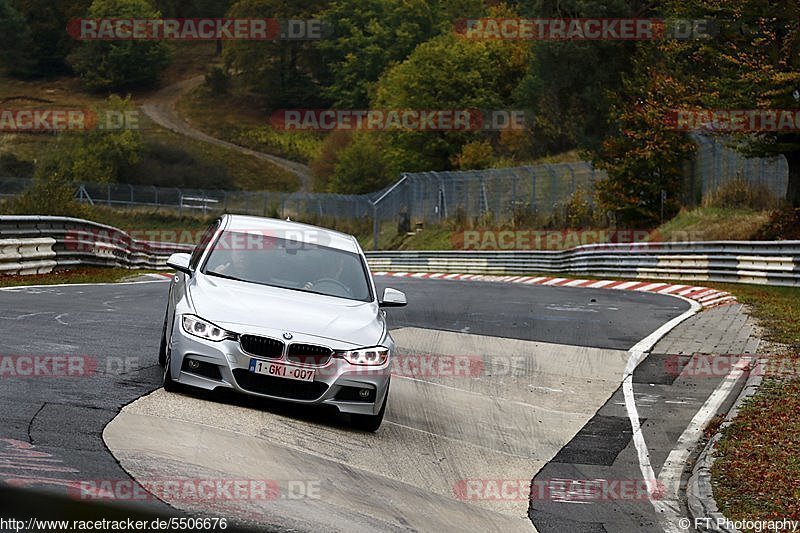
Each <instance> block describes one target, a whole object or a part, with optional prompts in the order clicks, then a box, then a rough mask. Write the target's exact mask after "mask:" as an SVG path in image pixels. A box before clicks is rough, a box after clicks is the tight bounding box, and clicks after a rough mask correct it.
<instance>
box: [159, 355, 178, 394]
mask: <svg viewBox="0 0 800 533" xmlns="http://www.w3.org/2000/svg"><path fill="white" fill-rule="evenodd" d="M170 363H172V354H171V353H170V352H169V351H168V352H167V356H166V359H165V361H164V382H163V387H164V390H165V391H167V392H180V390H181V385H180V383H178V382H176V381H175V380H173V379H172V372H171V371H170V366H171V365H170Z"/></svg>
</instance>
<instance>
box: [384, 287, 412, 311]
mask: <svg viewBox="0 0 800 533" xmlns="http://www.w3.org/2000/svg"><path fill="white" fill-rule="evenodd" d="M407 303H408V302H407V301H406V295H405V293H403V292H400V291H398V290H397V289H392V288H391V287H386V288H385V289H384V290H383V298H381V299H380V300H379V301H378V305H380V306H381V307H405V305H406V304H407Z"/></svg>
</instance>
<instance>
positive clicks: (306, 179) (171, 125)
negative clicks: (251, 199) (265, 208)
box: [141, 75, 311, 192]
mask: <svg viewBox="0 0 800 533" xmlns="http://www.w3.org/2000/svg"><path fill="white" fill-rule="evenodd" d="M202 83H203V76H202V75H199V76H195V77H193V78H189V79H186V80H183V81H180V82H178V83H174V84H172V85H168V86H166V87H164V88H163V89H161V90H159V91H158V92H157V93H155V94H153V95H152V96H150V97H149V98H148V99H147V100H146V101H145V102H144V103H142V105H141V108H142V111H143V112H144V114H145V115H147V116H148V117H150V119H151V120H152V121H153V122H155V123H156V124H158V125H160V126H163V127H164V128H167V129H169V130H171V131H174V132H175V133H178V134H180V135H185V136H186V137H191V138H192V139H195V140H198V141H202V142H207V143H209V144H214V145H216V146H221V147H223V148H229V149H231V150H236V151H237V152H240V153H242V154H246V155H250V156H253V157H257V158H259V159H263V160H264V161H269V162H270V163H273V164H275V165H277V166H279V167H281V168H282V169H284V170H287V171H289V172H291V173H292V174H295V175H296V176H297V177H298V178H300V191H302V192H306V191H308V190H309V189H310V185H311V170H310V169H309V168H308V166H307V165H304V164H302V163H298V162H296V161H290V160H288V159H284V158H282V157H278V156H274V155H271V154H265V153H264V152H257V151H255V150H251V149H249V148H245V147H243V146H239V145H238V144H234V143H231V142H228V141H223V140H222V139H217V138H216V137H212V136H210V135H208V134H206V133H204V132H202V131H200V130H198V129H197V128H195V127H193V126H192V125H190V124H189V123H188V122H186V121H185V120H184V119H183V118H181V116H180V115H179V114H178V112H177V110H176V107H175V106H176V104H177V102H178V99H179V98H180V97H181V96H182V95H184V94H186V93H187V92H189V91H191V90H192V89H194V88H195V87H198V86H200V85H202Z"/></svg>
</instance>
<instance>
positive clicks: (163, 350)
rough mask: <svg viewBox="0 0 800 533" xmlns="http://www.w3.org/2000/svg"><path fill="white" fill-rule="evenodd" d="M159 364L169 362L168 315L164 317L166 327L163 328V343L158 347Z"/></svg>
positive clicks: (164, 364)
mask: <svg viewBox="0 0 800 533" xmlns="http://www.w3.org/2000/svg"><path fill="white" fill-rule="evenodd" d="M158 364H159V365H161V366H166V364H167V317H164V328H163V329H162V330H161V345H160V346H159V347H158Z"/></svg>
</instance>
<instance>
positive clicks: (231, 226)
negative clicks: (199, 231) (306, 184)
mask: <svg viewBox="0 0 800 533" xmlns="http://www.w3.org/2000/svg"><path fill="white" fill-rule="evenodd" d="M223 227H224V228H225V230H227V231H238V232H243V233H257V234H260V235H270V236H273V237H278V238H281V239H287V240H293V241H298V242H303V243H309V244H318V245H320V246H327V247H329V248H335V249H337V250H344V251H347V252H352V253H359V251H360V248H359V246H358V241H356V238H355V237H353V236H352V235H348V234H346V233H341V232H339V231H334V230H331V229H327V228H321V227H319V226H312V225H310V224H302V223H300V222H293V221H291V220H281V219H278V218H266V217H255V216H249V215H224V217H223Z"/></svg>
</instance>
